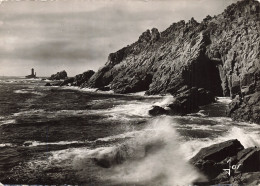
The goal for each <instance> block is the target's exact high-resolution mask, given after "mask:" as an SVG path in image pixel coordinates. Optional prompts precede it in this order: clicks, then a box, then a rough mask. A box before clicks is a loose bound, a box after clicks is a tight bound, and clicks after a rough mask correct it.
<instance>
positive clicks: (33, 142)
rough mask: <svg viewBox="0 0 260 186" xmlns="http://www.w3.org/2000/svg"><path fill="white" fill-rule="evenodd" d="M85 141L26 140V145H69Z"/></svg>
mask: <svg viewBox="0 0 260 186" xmlns="http://www.w3.org/2000/svg"><path fill="white" fill-rule="evenodd" d="M84 143H86V142H85V141H59V142H39V141H26V142H24V145H26V146H29V147H35V146H42V145H69V144H84Z"/></svg>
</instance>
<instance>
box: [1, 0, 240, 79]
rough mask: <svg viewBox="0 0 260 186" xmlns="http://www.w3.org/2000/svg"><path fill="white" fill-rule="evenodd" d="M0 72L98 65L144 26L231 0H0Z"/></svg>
mask: <svg viewBox="0 0 260 186" xmlns="http://www.w3.org/2000/svg"><path fill="white" fill-rule="evenodd" d="M1 1H2V3H0V76H2V75H18V76H24V75H27V74H29V73H30V69H31V68H32V67H34V68H35V70H36V72H37V75H38V76H50V75H51V74H53V73H56V72H58V71H61V70H66V71H67V72H68V75H69V76H74V75H76V74H79V73H82V72H84V71H86V70H89V69H92V70H95V71H96V70H98V68H100V67H101V66H102V65H104V64H105V62H106V60H107V56H108V54H109V53H111V52H115V51H117V50H119V49H121V48H122V47H124V46H126V45H128V44H131V43H133V42H135V41H136V40H137V39H138V37H139V35H140V34H141V33H142V32H144V31H145V30H147V29H151V28H153V27H156V28H158V29H159V31H163V30H165V29H166V28H167V27H169V26H170V25H171V24H172V23H173V22H177V21H179V20H186V21H187V20H189V19H190V18H191V17H194V18H195V19H196V20H198V21H201V20H202V19H203V18H205V17H206V16H207V15H212V16H213V15H217V14H219V13H221V12H222V11H223V10H224V9H225V8H226V7H227V6H228V5H230V4H232V3H233V2H236V1H237V0H143V1H141V0H56V1H55V0H45V1H40V0H38V1H37V0H34V1H29V0H20V1H14V0H12V1H11V0H10V1H5V0H4V1H3V0H0V2H1Z"/></svg>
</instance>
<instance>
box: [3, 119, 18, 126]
mask: <svg viewBox="0 0 260 186" xmlns="http://www.w3.org/2000/svg"><path fill="white" fill-rule="evenodd" d="M15 123H16V120H15V119H7V120H2V121H0V126H1V125H8V124H15Z"/></svg>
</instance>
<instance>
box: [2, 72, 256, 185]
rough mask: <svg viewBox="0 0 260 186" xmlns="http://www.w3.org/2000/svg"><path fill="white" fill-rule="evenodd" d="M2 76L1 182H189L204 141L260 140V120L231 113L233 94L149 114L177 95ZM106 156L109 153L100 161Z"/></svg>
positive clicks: (195, 176)
mask: <svg viewBox="0 0 260 186" xmlns="http://www.w3.org/2000/svg"><path fill="white" fill-rule="evenodd" d="M47 82H48V80H41V79H25V78H22V77H1V78H0V183H2V184H33V185H35V184H37V185H92V186H94V185H102V186H103V185H152V186H153V185H162V186H168V185H169V186H175V185H190V184H192V183H193V182H194V181H196V180H198V179H206V178H205V176H204V175H202V174H201V173H200V172H198V170H196V169H195V168H194V167H193V166H192V165H190V164H189V160H190V158H192V157H193V156H194V155H195V154H196V153H197V152H198V151H199V150H200V149H201V148H203V147H207V146H209V145H211V144H215V143H219V142H223V141H226V140H230V139H238V140H239V141H240V142H241V144H242V145H243V146H244V147H245V148H246V147H252V146H259V144H260V135H259V134H260V125H257V124H254V123H247V122H236V121H232V120H231V119H230V118H229V117H226V108H227V106H228V103H230V101H231V100H230V98H226V97H218V98H217V101H216V102H215V103H213V104H210V105H206V106H203V107H201V108H200V109H201V110H200V111H199V112H196V113H192V114H189V115H186V116H164V115H163V116H156V117H154V116H150V115H149V114H148V111H149V109H151V108H152V106H153V105H158V106H162V107H163V106H166V105H167V104H169V103H170V102H171V101H172V100H173V99H174V98H173V97H172V96H171V95H155V96H146V95H145V94H144V92H139V93H135V94H127V95H122V94H115V93H113V92H112V91H109V92H102V91H97V90H95V89H88V88H83V89H81V88H78V87H58V86H51V87H48V86H44V85H45V84H46V83H47ZM97 160H107V161H103V162H102V161H97Z"/></svg>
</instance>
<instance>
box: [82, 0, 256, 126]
mask: <svg viewBox="0 0 260 186" xmlns="http://www.w3.org/2000/svg"><path fill="white" fill-rule="evenodd" d="M259 4H260V3H259V2H258V1H255V0H243V1H239V2H237V3H236V4H232V5H230V6H229V7H227V9H226V10H225V11H224V12H223V13H222V14H220V15H218V16H214V17H211V16H207V17H206V18H205V19H204V20H203V21H202V22H201V23H198V22H197V21H196V20H194V19H193V18H192V19H191V20H190V21H188V22H186V23H185V22H184V21H180V22H177V23H173V24H172V25H171V26H170V27H169V28H167V29H166V30H165V31H163V32H159V31H158V29H156V28H153V29H152V30H147V31H145V32H144V33H142V34H141V36H140V37H139V39H138V41H137V42H135V43H133V44H131V45H129V46H127V47H124V48H122V49H121V50H119V51H117V52H115V53H112V54H110V55H109V57H108V61H107V63H106V64H105V66H104V67H102V68H101V69H99V71H98V72H96V73H95V74H94V75H93V76H92V77H91V78H90V80H89V81H88V83H87V84H86V86H89V87H95V88H102V87H104V86H110V88H111V89H113V90H114V91H115V92H116V93H131V92H137V91H146V93H147V94H159V93H172V94H173V95H175V94H176V93H177V92H178V91H179V90H182V89H183V90H185V91H186V90H187V88H188V89H189V88H192V87H196V88H203V89H205V90H207V91H210V92H211V93H212V94H214V95H215V96H231V97H232V98H235V97H236V99H235V102H233V105H231V107H230V110H229V114H230V116H231V117H233V118H235V119H243V120H251V121H253V122H258V123H260V119H259V116H260V109H259V100H260V96H259V95H260V94H259V90H260V88H259V87H260V75H259V74H260V73H259V69H260V62H259V58H260V57H259V56H260V54H259V45H260V37H259V36H260V32H259V31H260V17H259V11H260V5H259ZM244 111H246V114H243V115H242V116H241V113H244Z"/></svg>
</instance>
